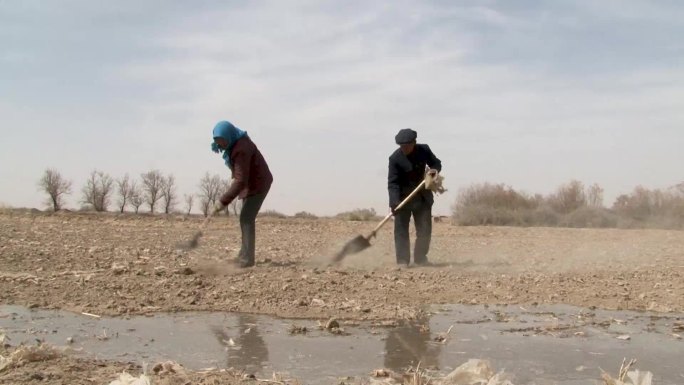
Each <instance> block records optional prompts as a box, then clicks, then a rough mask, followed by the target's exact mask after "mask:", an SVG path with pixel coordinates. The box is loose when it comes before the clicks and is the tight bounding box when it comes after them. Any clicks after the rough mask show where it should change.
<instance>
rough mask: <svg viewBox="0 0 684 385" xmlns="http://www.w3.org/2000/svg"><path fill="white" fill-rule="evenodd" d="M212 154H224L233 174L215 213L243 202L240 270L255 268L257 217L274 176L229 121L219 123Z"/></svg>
mask: <svg viewBox="0 0 684 385" xmlns="http://www.w3.org/2000/svg"><path fill="white" fill-rule="evenodd" d="M213 136H214V142H213V143H212V144H211V148H212V151H214V152H216V153H220V152H223V159H224V160H225V163H226V166H228V168H230V171H231V172H232V174H233V178H232V182H231V184H230V187H229V188H228V190H227V191H226V192H225V193H224V194H223V195H222V196H221V198H220V199H219V202H218V203H217V205H216V208H215V209H214V213H216V212H219V211H222V210H224V209H225V208H226V207H227V206H228V205H229V204H230V203H231V202H232V201H233V200H234V199H236V198H240V199H242V200H243V204H242V210H241V212H240V230H241V232H242V247H241V248H240V253H239V255H238V265H239V266H240V267H251V266H254V254H255V252H254V250H255V245H256V217H257V214H258V213H259V210H260V209H261V205H262V204H263V203H264V200H265V199H266V195H268V191H269V190H270V189H271V184H272V183H273V175H271V171H270V169H269V168H268V164H267V163H266V160H265V159H264V157H263V155H261V152H260V151H259V149H258V148H257V146H256V145H255V144H254V142H252V139H250V137H249V136H248V135H247V132H246V131H243V130H241V129H239V128H237V127H235V126H234V125H233V124H232V123H230V122H228V121H225V120H224V121H220V122H218V123H217V124H216V126H215V127H214V131H213Z"/></svg>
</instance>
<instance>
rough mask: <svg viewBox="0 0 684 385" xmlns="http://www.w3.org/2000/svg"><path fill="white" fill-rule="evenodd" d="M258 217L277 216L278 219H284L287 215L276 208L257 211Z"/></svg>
mask: <svg viewBox="0 0 684 385" xmlns="http://www.w3.org/2000/svg"><path fill="white" fill-rule="evenodd" d="M259 216H260V217H264V218H278V219H285V218H287V215H285V214H283V213H281V212H279V211H276V210H265V211H262V212H260V213H259Z"/></svg>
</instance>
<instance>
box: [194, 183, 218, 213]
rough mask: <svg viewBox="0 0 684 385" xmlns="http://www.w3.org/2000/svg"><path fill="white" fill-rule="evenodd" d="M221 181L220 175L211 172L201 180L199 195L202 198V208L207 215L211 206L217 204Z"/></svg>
mask: <svg viewBox="0 0 684 385" xmlns="http://www.w3.org/2000/svg"><path fill="white" fill-rule="evenodd" d="M221 183H222V182H221V177H220V176H218V175H213V176H210V175H209V173H206V174H204V177H203V178H202V179H201V180H200V183H199V194H198V196H199V198H200V209H201V210H202V213H203V214H204V216H205V217H206V216H207V215H208V214H209V210H211V207H212V206H214V205H215V204H216V200H217V199H219V194H220V193H221V188H222V186H221Z"/></svg>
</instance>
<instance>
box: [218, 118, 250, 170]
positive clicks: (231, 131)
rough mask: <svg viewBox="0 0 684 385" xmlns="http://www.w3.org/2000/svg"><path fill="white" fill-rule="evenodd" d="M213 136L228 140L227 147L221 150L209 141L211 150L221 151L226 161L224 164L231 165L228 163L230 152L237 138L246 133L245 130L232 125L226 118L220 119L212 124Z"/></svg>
mask: <svg viewBox="0 0 684 385" xmlns="http://www.w3.org/2000/svg"><path fill="white" fill-rule="evenodd" d="M213 135H214V138H223V139H225V140H226V141H227V142H228V148H227V149H226V150H225V151H223V150H221V149H220V148H219V147H218V145H217V144H216V142H212V143H211V150H212V151H214V152H215V153H219V152H221V151H223V159H224V160H225V161H226V166H228V167H229V168H230V167H231V164H230V152H231V150H232V149H233V146H234V145H235V142H237V141H238V139H240V138H242V137H244V136H246V135H247V131H243V130H241V129H239V128H237V127H235V126H234V125H233V123H231V122H228V121H226V120H222V121H220V122H218V123H216V126H214V133H213Z"/></svg>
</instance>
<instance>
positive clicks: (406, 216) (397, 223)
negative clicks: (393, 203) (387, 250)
mask: <svg viewBox="0 0 684 385" xmlns="http://www.w3.org/2000/svg"><path fill="white" fill-rule="evenodd" d="M410 221H411V210H410V209H409V208H407V207H404V208H402V209H400V210H398V211H397V212H396V214H395V215H394V248H395V253H396V256H397V263H398V264H402V265H408V264H409V262H410V261H411V240H410V238H409V223H410Z"/></svg>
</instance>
